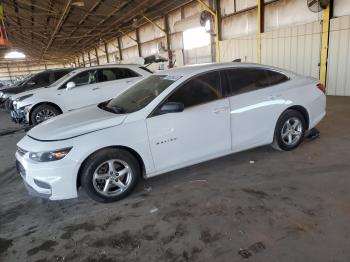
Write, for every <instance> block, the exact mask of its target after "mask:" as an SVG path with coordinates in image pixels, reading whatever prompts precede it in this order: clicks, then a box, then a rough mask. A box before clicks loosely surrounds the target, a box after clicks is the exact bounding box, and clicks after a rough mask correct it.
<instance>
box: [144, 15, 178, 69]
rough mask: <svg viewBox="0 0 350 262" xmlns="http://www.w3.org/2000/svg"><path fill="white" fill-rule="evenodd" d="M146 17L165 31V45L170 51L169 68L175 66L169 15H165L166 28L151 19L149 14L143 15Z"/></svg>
mask: <svg viewBox="0 0 350 262" xmlns="http://www.w3.org/2000/svg"><path fill="white" fill-rule="evenodd" d="M143 18H144V19H146V20H147V21H148V22H149V23H151V24H152V25H153V26H155V27H156V28H158V29H159V30H160V31H162V32H164V34H165V45H166V47H167V51H168V60H169V65H168V67H169V68H172V67H173V53H172V52H171V49H170V48H171V45H170V29H169V20H168V15H165V16H164V26H165V28H164V29H163V28H161V27H160V26H159V25H158V24H157V23H155V22H153V21H152V20H151V19H149V18H148V17H147V16H145V15H144V16H143Z"/></svg>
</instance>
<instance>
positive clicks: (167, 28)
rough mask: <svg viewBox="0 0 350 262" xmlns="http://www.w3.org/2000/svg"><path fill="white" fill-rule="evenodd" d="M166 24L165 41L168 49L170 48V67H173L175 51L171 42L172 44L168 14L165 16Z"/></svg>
mask: <svg viewBox="0 0 350 262" xmlns="http://www.w3.org/2000/svg"><path fill="white" fill-rule="evenodd" d="M164 25H165V30H164V31H165V41H166V49H167V50H168V59H169V61H168V67H169V68H173V67H174V63H173V52H171V44H170V27H169V18H168V15H165V16H164Z"/></svg>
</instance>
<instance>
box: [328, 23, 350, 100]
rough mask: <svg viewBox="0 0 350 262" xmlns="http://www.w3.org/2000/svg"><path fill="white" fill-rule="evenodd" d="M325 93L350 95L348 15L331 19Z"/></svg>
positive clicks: (349, 26)
mask: <svg viewBox="0 0 350 262" xmlns="http://www.w3.org/2000/svg"><path fill="white" fill-rule="evenodd" d="M330 31H331V32H330V37H329V53H328V71H327V73H328V74H327V94H329V95H337V96H350V16H342V17H339V18H334V19H332V20H331V25H330Z"/></svg>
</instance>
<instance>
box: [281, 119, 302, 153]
mask: <svg viewBox="0 0 350 262" xmlns="http://www.w3.org/2000/svg"><path fill="white" fill-rule="evenodd" d="M302 134H303V124H302V122H301V120H300V119H298V118H297V117H291V118H289V119H287V121H286V122H285V123H284V124H283V127H282V130H281V137H282V141H283V143H285V144H286V145H288V146H293V145H295V144H296V143H298V142H299V140H300V139H301V136H302Z"/></svg>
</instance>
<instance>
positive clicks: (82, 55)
mask: <svg viewBox="0 0 350 262" xmlns="http://www.w3.org/2000/svg"><path fill="white" fill-rule="evenodd" d="M81 58H82V59H83V66H84V67H85V66H86V65H85V59H84V53H82V54H81Z"/></svg>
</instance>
